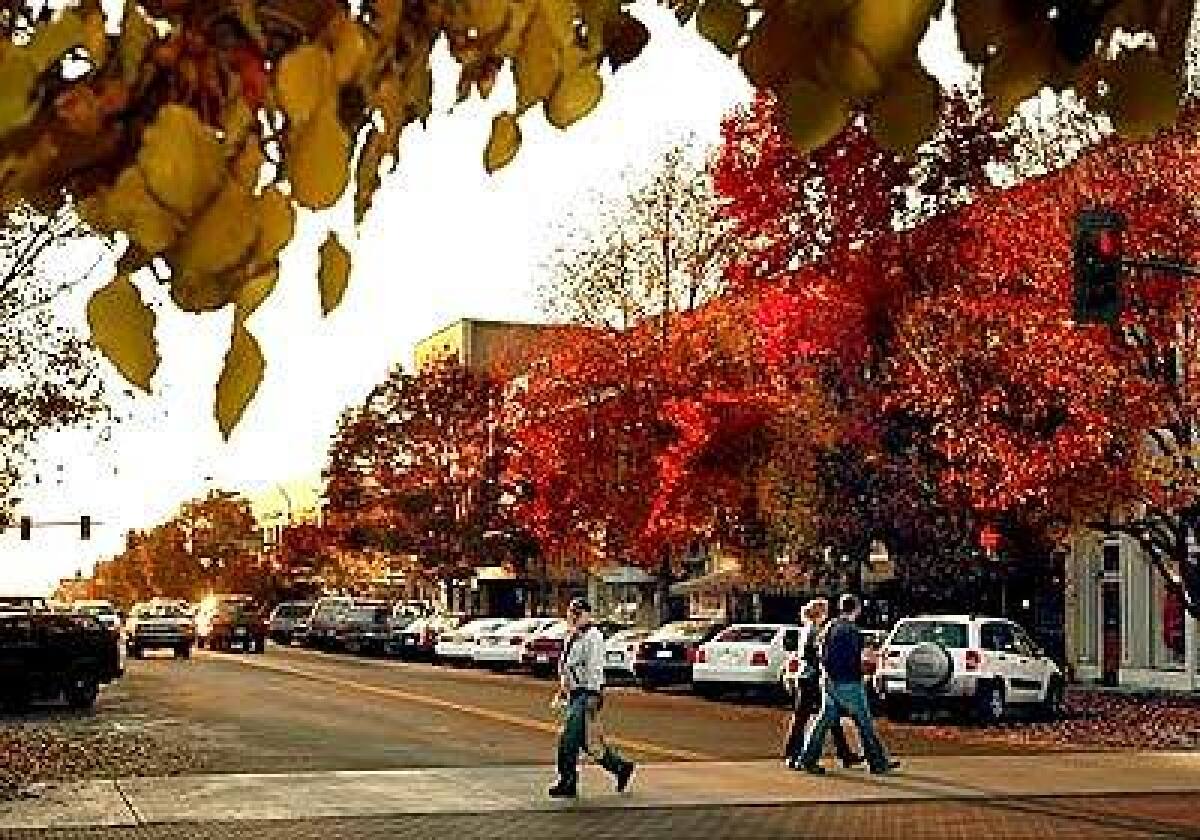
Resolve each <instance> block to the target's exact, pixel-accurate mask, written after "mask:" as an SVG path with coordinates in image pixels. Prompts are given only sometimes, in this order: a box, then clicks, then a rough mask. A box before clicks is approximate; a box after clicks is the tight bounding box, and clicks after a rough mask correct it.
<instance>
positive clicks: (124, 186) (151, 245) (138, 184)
mask: <svg viewBox="0 0 1200 840" xmlns="http://www.w3.org/2000/svg"><path fill="white" fill-rule="evenodd" d="M81 212H82V213H83V215H84V217H85V219H86V220H87V222H88V224H89V225H91V226H92V227H93V228H95V229H97V230H99V231H103V232H106V233H112V232H115V231H124V232H125V233H126V234H128V236H129V238H130V239H131V240H133V242H134V243H136V244H137V245H138V246H139V247H141V248H142V250H144V251H146V252H147V253H149V254H158V253H161V252H162V251H165V250H166V249H167V248H169V247H171V245H172V244H173V243H174V242H175V237H176V236H178V234H179V229H180V224H179V220H178V219H177V218H176V217H175V215H174V214H173V213H171V212H170V211H169V210H167V209H166V208H165V207H163V206H162V205H161V204H159V203H158V201H156V200H155V198H154V196H152V195H151V194H150V191H149V190H148V189H147V188H146V181H145V179H144V178H143V177H142V173H141V170H140V169H138V168H137V167H136V166H131V167H129V168H128V169H126V170H125V171H124V172H122V173H121V175H120V177H118V178H117V182H116V183H115V184H113V185H112V187H111V188H110V189H108V190H107V191H104V192H101V193H97V194H96V195H95V196H93V197H92V199H91V200H90V201H87V202H84V204H83V206H82V207H81Z"/></svg>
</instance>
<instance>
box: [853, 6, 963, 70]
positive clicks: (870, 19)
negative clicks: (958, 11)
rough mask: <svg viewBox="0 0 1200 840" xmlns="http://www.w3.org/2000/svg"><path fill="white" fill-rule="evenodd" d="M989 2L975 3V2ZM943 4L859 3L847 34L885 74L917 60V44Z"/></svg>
mask: <svg viewBox="0 0 1200 840" xmlns="http://www.w3.org/2000/svg"><path fill="white" fill-rule="evenodd" d="M981 1H982V2H986V0H975V2H981ZM941 5H942V0H858V2H856V3H854V4H853V5H852V6H850V8H849V9H848V11H847V15H846V28H845V31H846V33H847V36H848V37H849V40H850V41H852V42H854V43H857V44H859V45H860V46H862V47H863V49H865V50H866V51H867V52H869V53H870V54H871V55H872V56H874V58H875V63H876V64H877V65H878V66H879V67H881V68H882V69H883V70H884V71H885V72H886V70H887V69H888V68H890V67H893V66H895V65H897V64H902V63H908V62H909V61H910V60H912V59H915V57H916V49H917V44H918V43H919V42H920V41H921V38H922V36H924V34H925V30H926V29H928V28H929V19H930V16H931V15H932V14H933V13H934V12H935V11H936V10H937V9H938V8H939V7H940V6H941Z"/></svg>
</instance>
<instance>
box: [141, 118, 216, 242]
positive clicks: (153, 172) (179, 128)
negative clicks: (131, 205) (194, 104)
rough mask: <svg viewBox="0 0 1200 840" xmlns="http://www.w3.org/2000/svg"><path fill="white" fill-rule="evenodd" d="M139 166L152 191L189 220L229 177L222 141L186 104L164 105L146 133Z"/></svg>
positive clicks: (160, 199) (156, 196)
mask: <svg viewBox="0 0 1200 840" xmlns="http://www.w3.org/2000/svg"><path fill="white" fill-rule="evenodd" d="M137 162H138V167H139V168H140V169H141V170H142V175H143V176H144V177H145V179H146V186H147V187H148V188H149V190H150V192H151V194H153V195H154V197H155V198H157V199H158V200H159V201H161V202H162V203H163V204H165V205H166V206H167V207H168V208H170V209H171V210H174V211H175V212H176V213H178V214H179V215H180V216H183V217H184V218H185V219H187V218H190V217H191V216H193V215H194V214H195V213H196V211H197V210H199V209H200V208H201V207H203V206H204V205H205V204H207V203H208V201H209V200H210V199H211V198H212V196H213V195H214V194H215V193H216V191H217V190H218V189H219V188H220V186H221V182H222V181H223V180H224V178H225V161H224V155H223V154H222V152H221V144H220V143H219V142H218V141H217V138H216V136H215V135H214V134H213V132H212V131H211V130H210V129H209V128H208V127H207V126H205V125H204V124H203V123H201V122H200V118H199V117H198V116H196V112H195V111H193V110H192V109H190V108H186V107H184V106H182V105H175V104H170V105H164V106H163V107H162V109H160V110H159V112H158V116H157V117H156V118H155V120H154V122H153V123H152V124H151V125H150V127H149V128H147V129H146V131H145V133H144V134H143V136H142V148H141V150H140V151H139V152H138V157H137Z"/></svg>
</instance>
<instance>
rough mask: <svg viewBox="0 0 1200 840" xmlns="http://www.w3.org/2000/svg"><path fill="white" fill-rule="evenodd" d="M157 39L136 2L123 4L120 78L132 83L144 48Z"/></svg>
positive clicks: (142, 56) (139, 67)
mask: <svg viewBox="0 0 1200 840" xmlns="http://www.w3.org/2000/svg"><path fill="white" fill-rule="evenodd" d="M156 40H157V35H155V32H154V27H153V26H151V24H150V21H148V20H146V18H145V16H143V15H142V12H141V9H140V8H139V7H138V5H137V4H136V3H126V4H125V17H124V18H123V19H122V21H121V43H120V57H121V78H122V79H124V80H125V82H126V83H128V84H132V83H133V82H134V81H136V80H137V77H138V74H139V73H140V72H141V68H142V59H143V58H144V57H145V55H146V50H148V49H150V47H151V45H153V44H154V42H155V41H156Z"/></svg>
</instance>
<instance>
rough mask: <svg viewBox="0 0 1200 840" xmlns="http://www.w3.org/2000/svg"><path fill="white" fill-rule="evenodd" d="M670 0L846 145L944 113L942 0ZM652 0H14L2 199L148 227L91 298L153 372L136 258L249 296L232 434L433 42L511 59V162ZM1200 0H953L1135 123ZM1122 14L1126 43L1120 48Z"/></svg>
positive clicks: (175, 288)
mask: <svg viewBox="0 0 1200 840" xmlns="http://www.w3.org/2000/svg"><path fill="white" fill-rule="evenodd" d="M662 2H664V3H665V4H666V5H668V6H670V7H671V8H673V9H674V10H675V11H676V12H677V15H678V17H679V19H680V21H681V22H685V23H686V22H688V21H691V20H692V19H693V18H694V20H695V24H696V27H697V29H698V30H699V32H700V33H701V34H702V35H703V36H704V37H706V38H707V39H708V40H710V41H712V42H713V43H714V44H715V45H716V46H717V47H718V48H719V49H721V50H723V51H725V52H726V53H729V54H730V55H733V56H736V58H737V61H738V63H739V64H740V66H741V68H742V69H743V70H744V71H745V73H746V75H747V77H748V78H749V79H750V80H751V81H752V82H753V83H754V84H755V85H757V86H759V87H760V88H766V89H770V90H771V91H773V92H774V93H775V94H776V96H777V97H778V99H779V101H780V103H781V104H782V107H783V110H784V113H785V116H786V126H787V129H788V133H789V134H790V136H791V138H792V139H793V140H794V141H795V142H796V143H797V144H798V145H799V146H800V147H801V148H802V149H812V148H815V147H818V146H821V145H823V144H824V143H825V142H826V141H827V140H829V139H830V138H831V137H833V136H834V135H836V134H837V133H838V132H839V131H840V130H841V129H842V128H843V126H844V125H845V124H846V122H847V120H848V119H849V116H850V114H851V113H852V111H854V110H862V111H865V112H866V113H867V114H868V115H869V121H870V125H871V129H872V131H873V132H874V133H875V135H876V136H877V137H878V138H879V139H880V140H881V141H882V142H883V143H884V144H885V145H886V146H887V147H889V148H891V149H897V150H902V151H911V150H912V149H914V148H915V147H916V145H917V144H918V143H919V142H920V141H921V140H922V139H923V138H925V137H928V136H929V135H930V134H931V133H932V132H933V130H934V128H935V125H936V121H937V114H938V90H937V84H936V82H935V80H934V79H933V78H932V77H931V76H930V75H929V74H928V73H927V72H926V71H925V70H924V69H923V68H922V67H921V65H920V64H919V62H918V61H917V55H916V49H917V45H918V43H919V42H920V40H921V39H922V37H923V35H924V33H925V32H926V30H927V28H928V26H929V23H930V21H931V20H932V19H933V18H934V17H935V16H937V15H939V14H941V13H942V12H943V11H944V10H945V8H946V6H947V5H948V4H947V3H945V2H944V0H744V2H743V0H704V2H700V0H662ZM52 5H55V7H56V8H57V7H58V6H61V5H62V4H52ZM110 5H111V4H110ZM630 5H631V3H630V2H629V0H365V1H364V2H361V3H350V2H343V0H125V2H124V3H123V4H121V5H120V6H119V8H118V9H117V11H118V14H116V15H112V14H111V11H112V10H111V9H110V10H109V13H108V14H106V10H105V8H104V6H103V5H102V4H101V2H100V0H76V2H74V3H71V4H69V5H67V7H66V8H65V9H63V8H59V10H58V11H50V10H48V8H47V6H46V4H44V3H42V2H36V3H35V2H24V1H23V0H13V2H7V3H5V4H3V6H2V7H0V212H3V213H7V212H9V211H11V210H12V209H13V208H14V207H16V206H17V205H18V204H19V203H20V202H22V201H28V202H30V203H32V204H33V205H34V206H35V207H36V208H37V209H39V210H40V211H42V212H44V213H47V214H50V213H52V212H53V211H54V210H56V209H57V208H58V207H59V206H61V205H62V204H63V203H64V202H67V201H73V202H75V203H76V204H77V205H78V207H79V210H80V212H81V213H82V215H83V217H84V218H85V220H86V221H87V222H88V224H89V225H90V226H91V227H92V228H93V229H94V230H95V231H97V232H98V233H100V234H104V235H115V234H117V233H121V234H124V235H125V236H126V237H127V238H128V241H129V246H128V249H127V251H126V252H125V255H124V258H123V259H122V260H121V263H120V267H119V268H120V270H119V274H118V276H117V278H116V279H115V280H114V281H113V284H114V285H113V287H112V288H109V289H105V290H101V291H100V292H98V293H97V299H96V300H95V301H94V302H93V305H92V307H90V309H89V319H90V321H91V323H92V324H93V327H94V329H95V332H96V334H95V338H96V343H97V345H98V346H99V347H101V348H102V349H103V351H104V352H105V354H106V355H107V356H109V358H110V359H112V360H113V362H114V363H115V364H116V366H117V368H118V369H119V370H121V371H122V373H124V374H125V375H126V376H127V377H128V378H130V380H131V381H132V382H134V384H137V385H138V386H139V387H142V388H148V387H149V385H150V382H151V381H152V378H153V375H154V372H155V370H156V367H157V359H158V357H159V354H158V352H157V350H156V348H155V347H154V346H153V345H154V332H153V312H152V311H149V310H148V309H147V308H146V306H145V305H144V303H143V302H142V300H141V297H140V293H139V292H138V290H137V287H136V285H135V286H132V287H131V286H130V285H129V284H130V278H131V277H132V275H133V274H135V273H136V272H139V271H142V270H146V269H149V268H151V267H152V266H153V267H154V268H155V269H156V271H155V274H154V276H155V277H157V278H158V279H159V280H160V281H161V282H163V283H165V284H167V285H169V287H170V294H171V298H172V300H173V301H174V303H175V304H176V305H177V306H178V307H179V308H180V309H182V310H185V311H188V312H196V313H200V312H211V311H215V310H218V309H222V308H224V307H226V306H229V305H231V304H232V305H233V306H234V307H235V312H236V318H235V319H234V324H233V327H232V333H231V337H230V351H229V353H228V354H227V356H226V362H225V369H224V371H223V372H222V374H221V376H220V378H219V381H218V385H217V390H218V393H217V399H216V414H217V418H218V420H219V422H220V425H221V428H222V431H223V432H224V433H225V434H226V435H228V434H229V433H230V431H231V430H232V428H233V425H234V424H235V423H236V422H237V420H238V419H239V418H240V417H241V415H242V412H243V411H244V409H245V407H246V404H247V402H248V401H249V400H250V399H251V398H252V396H253V394H254V393H255V391H256V390H257V388H258V385H259V383H260V381H261V378H262V375H263V370H264V365H265V362H264V359H263V357H262V353H261V352H260V350H259V348H258V345H257V343H256V342H255V340H254V338H253V335H252V334H251V333H250V331H249V328H248V326H247V320H248V318H249V316H250V315H251V314H252V312H253V311H254V309H255V307H257V306H258V305H260V304H261V303H262V302H263V300H264V299H265V298H266V297H267V296H269V294H270V293H271V290H272V288H273V287H274V283H275V280H276V278H277V275H278V270H279V268H278V256H279V253H280V251H281V249H282V248H283V247H284V246H285V245H286V244H287V243H288V242H289V241H290V240H291V238H292V234H293V227H294V222H295V214H296V211H297V208H304V209H308V210H321V209H324V208H327V207H330V206H331V205H333V204H334V203H335V202H336V201H338V199H339V198H340V197H341V196H342V195H343V194H344V193H345V192H346V191H347V190H348V189H350V187H351V185H352V184H353V189H354V203H355V215H356V218H357V219H358V220H360V221H361V219H362V218H363V216H364V214H365V213H366V212H367V210H368V209H369V207H370V205H371V201H372V197H373V195H374V193H375V191H376V190H377V189H378V188H379V186H380V184H381V178H382V174H383V173H384V172H386V171H387V170H388V169H390V167H391V166H393V165H394V162H395V160H396V158H397V156H398V153H399V141H400V136H401V133H402V131H403V130H404V128H405V127H406V126H408V125H410V124H411V123H413V122H416V121H423V120H425V119H426V118H427V117H428V116H429V114H430V109H431V101H432V93H433V91H432V87H433V80H432V75H431V72H430V60H431V55H432V52H433V50H434V47H435V45H437V44H439V43H441V42H442V41H444V42H445V43H446V44H447V45H448V47H449V51H450V54H451V55H452V56H453V58H454V59H455V60H456V61H457V63H458V64H459V66H460V68H461V73H460V76H459V81H458V84H457V93H458V96H459V98H460V99H464V98H467V97H469V96H470V95H471V94H472V93H473V92H474V91H478V92H479V94H480V95H481V96H484V97H486V96H488V95H489V94H490V93H491V91H492V89H493V87H494V85H495V82H496V80H497V78H498V76H499V74H500V73H501V72H503V71H506V70H507V71H511V73H512V75H513V78H514V81H515V87H516V97H515V102H513V103H511V104H510V105H509V106H508V107H507V108H505V109H502V110H500V111H499V112H498V114H497V115H496V116H495V118H494V121H493V126H492V135H491V138H490V140H489V141H488V143H487V145H486V148H485V149H484V150H483V152H482V158H483V164H484V166H486V168H487V169H488V170H489V171H494V170H496V169H498V168H500V167H502V166H504V165H506V164H507V163H508V162H509V161H511V160H512V159H513V157H514V156H515V155H516V154H517V150H518V149H519V146H520V143H521V132H520V126H519V124H518V118H520V117H522V116H524V115H525V114H526V113H527V112H528V111H529V110H531V109H533V108H534V107H536V106H538V105H541V106H542V108H543V111H544V114H545V117H546V119H547V121H548V122H550V123H551V124H552V125H554V126H556V127H558V128H567V127H568V126H570V125H572V124H573V123H575V122H576V121H578V120H580V119H581V118H583V117H584V116H586V115H587V114H588V113H589V112H591V111H592V110H593V109H594V108H595V106H596V104H597V102H598V101H599V99H600V98H601V95H602V93H603V88H604V76H603V75H602V73H601V68H602V66H603V64H604V63H605V62H607V63H608V64H609V66H610V67H611V68H612V69H614V70H615V69H616V68H619V67H621V66H623V65H624V64H626V63H627V62H629V61H631V60H633V59H634V58H636V57H637V55H638V54H639V53H640V52H641V51H642V49H643V47H644V46H645V45H646V43H647V41H648V40H649V32H648V30H647V29H646V27H645V25H644V24H643V23H641V22H640V21H639V20H638V19H637V18H636V17H634V16H633V15H631V14H630V13H629V11H628V10H627V7H628V6H630ZM1192 6H1193V4H1192V3H1190V2H1186V0H1108V2H1099V0H1087V1H1086V2H1078V3H1066V4H1064V3H1058V2H1052V1H1051V0H1031V2H1023V3H1014V2H1011V0H972V2H958V3H956V4H955V20H956V25H957V29H958V35H959V42H960V46H961V48H962V50H963V53H964V54H965V56H966V58H967V60H968V61H970V62H972V63H973V64H975V65H977V66H979V67H981V68H982V71H983V84H984V89H985V92H986V93H987V94H988V96H989V97H990V98H991V99H992V100H993V101H994V102H995V104H996V106H997V107H998V109H999V111H1000V113H1001V115H1002V116H1004V115H1005V114H1006V113H1007V112H1009V111H1011V110H1012V108H1013V107H1014V106H1015V105H1016V104H1017V103H1019V102H1020V101H1022V100H1024V99H1026V98H1028V97H1029V96H1031V95H1032V94H1034V93H1036V92H1037V91H1038V90H1039V89H1040V88H1041V87H1042V86H1043V85H1051V86H1053V87H1056V88H1061V87H1066V86H1072V85H1073V86H1076V87H1077V88H1078V89H1079V90H1080V91H1081V92H1082V93H1083V95H1084V96H1085V97H1087V98H1088V99H1089V100H1090V101H1093V104H1094V106H1095V107H1097V108H1101V109H1103V110H1105V111H1106V112H1107V113H1109V114H1110V115H1111V116H1112V118H1113V120H1114V122H1115V124H1116V127H1117V129H1118V131H1121V132H1124V133H1126V134H1130V135H1136V136H1141V135H1146V134H1150V133H1153V132H1154V131H1155V130H1157V129H1158V128H1159V127H1161V126H1163V125H1166V124H1169V123H1171V122H1172V121H1173V119H1174V115H1175V110H1176V107H1177V105H1176V103H1177V102H1178V98H1179V97H1178V92H1179V89H1180V87H1181V83H1180V73H1181V69H1180V68H1181V64H1182V61H1181V59H1182V54H1183V48H1184V42H1185V40H1186V33H1187V28H1188V23H1189V21H1190V18H1191V13H1192ZM1118 31H1119V32H1118ZM1118 34H1119V36H1120V37H1119V39H1118ZM1114 39H1118V41H1119V43H1116V46H1117V47H1121V46H1124V49H1110V47H1112V46H1113V45H1114ZM323 257H324V260H323V264H324V265H323V270H322V273H321V285H320V297H321V305H322V310H323V311H324V312H328V311H329V309H330V308H331V307H332V306H333V305H336V303H337V301H338V300H339V299H340V298H341V293H342V290H343V288H344V279H345V276H346V275H347V272H348V268H347V267H346V266H345V265H344V264H343V263H344V259H343V255H342V254H341V253H340V252H339V251H338V247H337V246H336V244H331V245H329V246H328V248H327V250H326V252H325V253H324V254H323ZM131 288H132V291H131Z"/></svg>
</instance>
